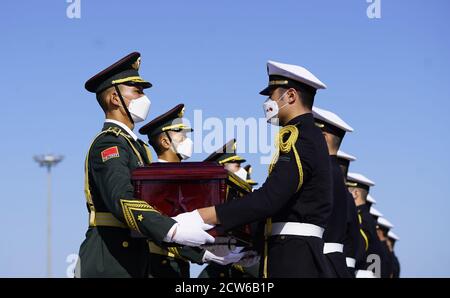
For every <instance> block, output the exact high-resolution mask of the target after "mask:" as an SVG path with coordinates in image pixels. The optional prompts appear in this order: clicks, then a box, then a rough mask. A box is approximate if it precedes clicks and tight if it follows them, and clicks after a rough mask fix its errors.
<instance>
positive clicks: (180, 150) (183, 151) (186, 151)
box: [175, 138, 194, 160]
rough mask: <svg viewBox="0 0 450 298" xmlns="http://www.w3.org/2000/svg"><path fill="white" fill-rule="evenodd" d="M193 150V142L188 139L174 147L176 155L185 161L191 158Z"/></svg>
mask: <svg viewBox="0 0 450 298" xmlns="http://www.w3.org/2000/svg"><path fill="white" fill-rule="evenodd" d="M193 149H194V142H192V140H191V139H190V138H186V139H184V140H183V141H182V142H180V143H178V144H177V145H176V146H175V151H176V153H177V154H178V155H179V156H180V157H181V159H182V160H186V159H188V158H190V157H191V156H192V151H193Z"/></svg>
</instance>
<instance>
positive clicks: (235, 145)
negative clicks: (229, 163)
mask: <svg viewBox="0 0 450 298" xmlns="http://www.w3.org/2000/svg"><path fill="white" fill-rule="evenodd" d="M236 149H237V144H236V142H234V144H233V151H236Z"/></svg>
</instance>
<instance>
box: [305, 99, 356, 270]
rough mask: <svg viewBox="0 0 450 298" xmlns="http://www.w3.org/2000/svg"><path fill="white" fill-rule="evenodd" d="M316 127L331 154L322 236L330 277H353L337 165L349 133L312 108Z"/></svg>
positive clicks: (347, 128) (327, 114)
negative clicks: (329, 196)
mask: <svg viewBox="0 0 450 298" xmlns="http://www.w3.org/2000/svg"><path fill="white" fill-rule="evenodd" d="M313 115H314V119H315V122H316V125H317V126H318V127H319V128H320V129H321V130H322V134H323V135H324V138H325V141H326V142H327V146H328V153H329V154H330V164H331V177H332V180H333V188H332V195H333V209H332V212H331V216H330V218H329V219H328V224H327V228H326V230H325V233H324V234H323V241H324V242H325V243H324V248H323V253H324V254H325V256H326V258H327V260H328V262H329V265H330V268H331V269H332V273H333V277H339V278H345V277H346V278H348V277H352V275H351V273H350V271H349V270H348V269H347V263H346V259H345V255H344V240H345V237H346V232H347V209H348V207H347V205H348V200H349V199H348V195H349V192H348V190H347V187H346V186H345V181H344V180H345V179H344V175H343V174H342V170H341V167H340V164H339V161H338V157H337V153H338V150H339V148H340V146H341V143H342V141H343V139H344V136H345V134H346V133H347V132H352V131H353V128H351V127H350V125H348V124H347V123H345V121H344V120H342V119H341V118H340V117H339V116H338V115H336V114H335V113H333V112H330V111H327V110H324V109H320V108H318V107H313Z"/></svg>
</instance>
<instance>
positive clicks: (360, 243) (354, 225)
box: [347, 195, 365, 262]
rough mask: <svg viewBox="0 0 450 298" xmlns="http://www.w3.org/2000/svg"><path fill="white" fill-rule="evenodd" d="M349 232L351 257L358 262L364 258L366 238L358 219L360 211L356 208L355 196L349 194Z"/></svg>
mask: <svg viewBox="0 0 450 298" xmlns="http://www.w3.org/2000/svg"><path fill="white" fill-rule="evenodd" d="M347 212H348V213H347V233H348V238H349V246H350V247H349V250H348V252H349V254H350V255H349V257H352V258H355V259H356V260H357V262H360V261H362V260H363V259H364V252H365V246H364V239H363V236H362V235H361V233H360V231H359V229H360V228H361V225H360V223H359V220H358V212H357V210H356V206H355V203H354V201H353V197H351V195H349V197H348V198H347Z"/></svg>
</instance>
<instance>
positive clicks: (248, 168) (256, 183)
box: [244, 165, 258, 185]
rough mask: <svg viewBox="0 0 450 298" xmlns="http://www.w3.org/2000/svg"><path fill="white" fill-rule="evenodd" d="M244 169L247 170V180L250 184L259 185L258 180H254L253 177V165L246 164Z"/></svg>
mask: <svg viewBox="0 0 450 298" xmlns="http://www.w3.org/2000/svg"><path fill="white" fill-rule="evenodd" d="M244 170H245V171H247V179H246V180H245V181H246V182H247V183H248V184H250V185H258V182H256V181H254V180H253V179H252V177H251V174H252V166H251V165H246V166H245V167H244Z"/></svg>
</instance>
